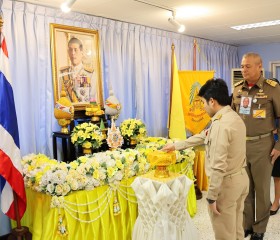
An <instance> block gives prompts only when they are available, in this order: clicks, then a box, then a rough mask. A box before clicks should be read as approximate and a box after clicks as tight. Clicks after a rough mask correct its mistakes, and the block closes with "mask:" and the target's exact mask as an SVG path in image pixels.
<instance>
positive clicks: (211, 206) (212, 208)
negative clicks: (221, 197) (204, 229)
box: [208, 202, 221, 215]
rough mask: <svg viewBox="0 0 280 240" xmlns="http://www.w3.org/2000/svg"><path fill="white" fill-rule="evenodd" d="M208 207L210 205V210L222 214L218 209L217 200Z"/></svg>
mask: <svg viewBox="0 0 280 240" xmlns="http://www.w3.org/2000/svg"><path fill="white" fill-rule="evenodd" d="M208 207H209V209H210V211H212V212H213V213H214V214H217V215H221V213H220V212H219V211H218V209H217V203H216V202H214V203H212V204H208Z"/></svg>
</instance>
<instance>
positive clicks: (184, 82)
mask: <svg viewBox="0 0 280 240" xmlns="http://www.w3.org/2000/svg"><path fill="white" fill-rule="evenodd" d="M213 77H214V71H179V80H180V88H181V97H182V103H183V111H184V118H185V127H186V129H188V130H189V131H190V132H191V133H192V134H197V133H200V132H201V131H202V130H203V129H204V128H205V127H206V126H207V124H208V123H209V121H210V117H209V116H208V114H207V113H206V112H205V111H204V107H203V102H202V100H201V99H200V98H199V97H198V96H197V94H198V92H199V89H200V88H201V86H202V85H204V84H205V83H206V81H207V80H209V79H211V78H213Z"/></svg>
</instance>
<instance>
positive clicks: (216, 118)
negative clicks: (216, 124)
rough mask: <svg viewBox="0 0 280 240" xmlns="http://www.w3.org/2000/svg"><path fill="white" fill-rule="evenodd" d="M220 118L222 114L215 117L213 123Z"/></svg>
mask: <svg viewBox="0 0 280 240" xmlns="http://www.w3.org/2000/svg"><path fill="white" fill-rule="evenodd" d="M222 116H223V115H222V114H219V115H218V116H217V117H215V119H214V121H216V120H220V119H221V118H222Z"/></svg>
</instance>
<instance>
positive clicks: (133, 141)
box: [129, 138, 137, 146]
mask: <svg viewBox="0 0 280 240" xmlns="http://www.w3.org/2000/svg"><path fill="white" fill-rule="evenodd" d="M129 144H130V145H131V146H135V145H137V139H136V138H130V140H129Z"/></svg>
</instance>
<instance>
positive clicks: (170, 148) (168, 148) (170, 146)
mask: <svg viewBox="0 0 280 240" xmlns="http://www.w3.org/2000/svg"><path fill="white" fill-rule="evenodd" d="M174 150H175V146H174V144H173V143H167V144H166V145H165V146H163V148H162V149H161V151H164V152H171V151H174Z"/></svg>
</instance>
